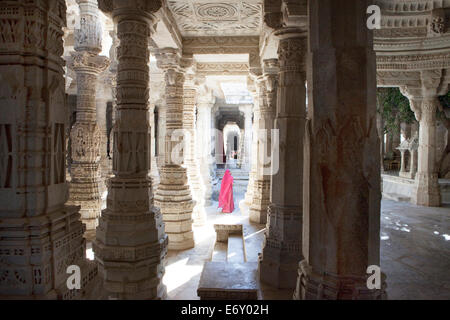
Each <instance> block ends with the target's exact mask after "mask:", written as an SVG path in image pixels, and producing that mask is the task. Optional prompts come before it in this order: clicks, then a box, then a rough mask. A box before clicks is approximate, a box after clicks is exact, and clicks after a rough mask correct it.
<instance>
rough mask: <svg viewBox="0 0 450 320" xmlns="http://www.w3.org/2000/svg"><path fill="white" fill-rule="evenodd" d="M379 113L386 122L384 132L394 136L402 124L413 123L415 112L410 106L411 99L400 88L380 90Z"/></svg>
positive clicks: (378, 95) (378, 94)
mask: <svg viewBox="0 0 450 320" xmlns="http://www.w3.org/2000/svg"><path fill="white" fill-rule="evenodd" d="M377 98H378V112H379V113H380V114H381V116H382V117H383V120H384V132H385V133H390V134H392V133H393V132H396V131H398V130H399V126H400V124H401V123H413V122H414V121H415V116H414V112H413V111H412V110H411V107H410V105H409V99H408V98H406V97H405V96H404V95H402V93H401V92H400V89H399V88H378V90H377Z"/></svg>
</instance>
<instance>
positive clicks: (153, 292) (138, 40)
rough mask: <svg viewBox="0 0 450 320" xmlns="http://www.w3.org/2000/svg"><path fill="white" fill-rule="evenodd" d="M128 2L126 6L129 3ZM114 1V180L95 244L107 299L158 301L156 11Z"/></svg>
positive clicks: (161, 289) (162, 237)
mask: <svg viewBox="0 0 450 320" xmlns="http://www.w3.org/2000/svg"><path fill="white" fill-rule="evenodd" d="M127 3H128V2H127ZM127 3H125V2H123V1H118V0H117V1H113V2H112V5H113V8H112V15H113V19H114V23H115V24H116V25H117V35H118V38H119V40H120V45H119V47H118V48H117V58H118V72H117V95H116V99H117V118H116V122H115V126H114V129H113V130H114V147H113V150H114V154H113V171H114V176H113V177H112V178H111V179H110V181H109V183H108V197H107V207H106V209H105V210H103V212H102V216H101V218H100V219H99V226H98V227H97V234H96V236H97V238H96V241H95V242H94V244H93V249H94V252H95V258H96V260H97V262H98V265H99V271H100V273H101V275H102V278H103V288H104V290H105V291H106V292H107V295H108V296H109V298H111V299H159V298H164V297H165V295H166V288H165V286H164V285H163V284H162V281H161V280H162V277H163V274H164V266H163V259H164V256H165V255H166V252H167V242H168V239H167V236H166V234H165V233H164V222H163V219H162V215H161V213H160V211H159V210H158V208H156V207H155V206H154V205H153V191H152V182H151V178H150V177H149V176H148V173H149V170H150V165H151V160H150V157H151V156H150V155H151V146H150V143H151V128H150V124H149V115H148V100H149V82H150V81H149V68H148V61H149V59H150V52H149V42H150V37H151V34H152V32H153V31H154V29H153V28H154V24H155V22H156V17H155V16H154V15H153V14H152V13H153V12H155V11H156V10H158V7H156V8H155V7H153V6H152V5H154V4H155V3H154V2H146V3H145V5H143V6H142V7H141V8H139V9H138V8H136V7H135V6H132V5H129V6H128V5H127Z"/></svg>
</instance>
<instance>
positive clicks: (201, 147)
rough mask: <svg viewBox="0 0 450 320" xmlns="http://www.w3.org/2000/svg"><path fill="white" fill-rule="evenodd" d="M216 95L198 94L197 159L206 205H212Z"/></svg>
mask: <svg viewBox="0 0 450 320" xmlns="http://www.w3.org/2000/svg"><path fill="white" fill-rule="evenodd" d="M214 103H215V97H214V96H213V95H212V94H207V93H205V94H204V95H198V96H197V140H196V141H197V142H196V144H197V155H198V157H197V159H198V161H199V165H200V167H201V168H202V170H201V171H200V173H201V176H202V179H203V184H204V188H205V194H204V196H205V198H204V199H205V206H209V205H211V196H212V177H211V166H212V164H213V163H214V159H213V157H212V155H211V151H212V150H211V148H212V143H213V141H212V134H213V132H212V130H211V129H212V128H211V121H212V120H211V118H212V117H211V115H212V108H213V107H214Z"/></svg>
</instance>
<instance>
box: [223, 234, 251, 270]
mask: <svg viewBox="0 0 450 320" xmlns="http://www.w3.org/2000/svg"><path fill="white" fill-rule="evenodd" d="M246 261H247V258H246V256H245V247H244V239H243V238H242V235H237V234H230V235H229V236H228V248H227V262H231V263H242V262H246Z"/></svg>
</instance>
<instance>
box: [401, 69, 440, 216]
mask: <svg viewBox="0 0 450 320" xmlns="http://www.w3.org/2000/svg"><path fill="white" fill-rule="evenodd" d="M442 77H443V72H442V70H440V69H438V70H427V71H422V72H421V83H422V86H421V87H420V88H414V87H403V88H402V93H403V94H404V95H405V96H407V97H408V98H409V102H410V106H411V109H412V110H413V111H414V113H415V116H416V119H417V121H419V148H418V163H417V174H416V190H415V192H414V194H413V197H412V202H414V203H415V204H417V205H420V206H427V207H439V206H440V205H441V194H440V188H439V181H438V168H437V165H436V143H437V141H436V128H437V123H436V111H437V109H438V106H439V104H440V102H439V100H438V96H439V95H442V94H445V93H446V92H447V91H448V84H445V85H443V83H444V82H443V81H442Z"/></svg>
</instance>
